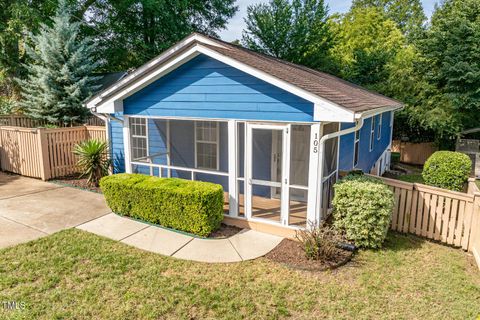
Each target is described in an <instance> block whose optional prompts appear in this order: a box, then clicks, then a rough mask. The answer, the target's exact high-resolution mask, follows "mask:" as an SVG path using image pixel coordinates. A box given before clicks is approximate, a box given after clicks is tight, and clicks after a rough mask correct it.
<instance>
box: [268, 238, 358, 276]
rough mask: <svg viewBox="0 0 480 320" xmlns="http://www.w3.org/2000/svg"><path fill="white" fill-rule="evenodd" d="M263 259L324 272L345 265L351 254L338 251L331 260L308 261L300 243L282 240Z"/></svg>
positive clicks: (296, 267)
mask: <svg viewBox="0 0 480 320" xmlns="http://www.w3.org/2000/svg"><path fill="white" fill-rule="evenodd" d="M265 257H266V258H267V259H269V260H271V261H274V262H278V263H282V264H285V265H287V266H288V267H291V268H294V269H300V270H306V271H324V270H328V269H335V268H338V267H340V266H343V265H345V264H346V263H347V262H349V261H350V260H351V259H352V257H353V252H351V251H347V250H343V249H338V254H337V255H336V256H335V259H333V260H309V259H307V257H306V256H305V252H304V251H303V249H302V245H301V244H300V242H297V241H293V240H289V239H283V240H282V242H280V244H279V245H278V246H277V247H276V248H275V249H273V250H272V251H270V252H269V253H267V254H266V255H265Z"/></svg>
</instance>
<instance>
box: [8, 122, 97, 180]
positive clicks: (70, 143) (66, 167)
mask: <svg viewBox="0 0 480 320" xmlns="http://www.w3.org/2000/svg"><path fill="white" fill-rule="evenodd" d="M92 138H95V139H102V140H105V139H106V134H105V127H96V126H80V127H70V128H56V129H44V128H37V129H27V128H19V127H0V169H1V170H2V171H10V172H14V173H18V174H21V175H24V176H29V177H34V178H41V179H42V180H48V179H52V178H56V177H61V176H66V175H69V174H73V173H76V172H77V166H76V161H77V159H76V157H75V156H74V155H73V152H72V151H73V147H74V146H75V144H77V143H79V142H81V141H85V140H88V139H92Z"/></svg>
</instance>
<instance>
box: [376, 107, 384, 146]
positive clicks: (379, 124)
mask: <svg viewBox="0 0 480 320" xmlns="http://www.w3.org/2000/svg"><path fill="white" fill-rule="evenodd" d="M382 122H383V114H382V113H380V115H379V116H378V123H377V140H380V138H381V137H382Z"/></svg>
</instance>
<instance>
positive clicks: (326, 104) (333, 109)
mask: <svg viewBox="0 0 480 320" xmlns="http://www.w3.org/2000/svg"><path fill="white" fill-rule="evenodd" d="M198 50H199V51H200V53H203V54H205V55H207V56H209V57H211V58H213V59H215V60H218V61H221V62H223V63H225V64H228V65H229V66H231V67H234V68H235V69H238V70H241V71H243V72H245V73H248V74H250V75H251V76H254V77H255V78H258V79H261V80H263V81H265V82H268V83H270V84H272V85H274V86H276V87H278V88H280V89H283V90H285V91H288V92H290V93H292V94H294V95H296V96H298V97H300V98H303V99H305V100H308V101H310V102H312V103H313V104H314V121H322V120H323V115H321V114H319V115H317V118H318V119H316V118H315V109H318V111H319V112H322V111H324V109H325V110H329V111H328V112H326V113H340V118H343V115H348V116H349V118H352V119H353V116H354V113H353V112H352V111H349V110H347V109H345V108H343V107H342V106H340V105H338V104H336V103H333V102H331V101H329V100H327V99H324V98H322V97H319V96H317V95H314V94H312V93H310V92H308V91H306V90H304V89H301V88H299V87H297V86H294V85H292V84H290V83H288V82H285V81H283V80H280V79H278V78H275V77H274V76H271V75H269V74H268V73H266V72H263V71H260V70H258V69H255V68H252V67H250V66H248V65H246V64H244V63H242V62H239V61H237V60H235V59H233V58H230V57H226V56H224V55H222V54H220V53H218V52H216V51H214V50H211V49H209V48H205V47H202V46H199V48H198ZM315 107H316V108H315ZM335 121H338V120H335Z"/></svg>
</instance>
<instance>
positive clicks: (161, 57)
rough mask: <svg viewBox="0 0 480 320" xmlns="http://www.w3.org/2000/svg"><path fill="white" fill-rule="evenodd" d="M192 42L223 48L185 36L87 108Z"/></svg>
mask: <svg viewBox="0 0 480 320" xmlns="http://www.w3.org/2000/svg"><path fill="white" fill-rule="evenodd" d="M193 41H198V42H203V43H205V44H208V45H212V46H216V47H224V46H222V45H220V44H219V43H218V42H217V41H213V40H211V39H209V38H208V37H204V36H202V35H200V34H198V33H192V34H191V35H189V36H187V37H186V38H184V39H183V40H181V41H180V42H178V43H177V44H175V45H174V46H173V47H171V48H170V49H168V50H167V51H165V52H163V53H162V54H160V55H159V56H157V57H156V58H154V59H152V60H150V61H148V62H147V63H145V64H144V65H143V66H141V67H140V68H138V69H137V70H135V71H134V72H132V73H131V74H127V75H126V76H123V77H122V79H121V80H120V81H119V82H118V83H116V84H114V85H113V86H111V87H109V88H107V89H106V90H104V91H103V92H101V93H100V94H99V95H97V96H95V97H93V99H92V100H90V101H87V107H88V108H91V106H94V105H95V104H97V103H98V102H100V101H101V100H102V97H105V96H108V95H109V94H110V93H112V92H113V91H115V90H117V89H118V88H120V87H121V86H123V85H125V84H126V83H128V82H129V81H131V80H133V79H134V78H136V77H139V76H141V75H142V74H143V73H145V72H146V71H148V70H149V69H150V68H152V67H154V66H156V65H157V64H158V63H162V62H163V61H164V60H165V59H167V58H168V57H170V56H171V55H173V54H175V53H176V52H177V51H179V50H181V49H183V48H184V47H186V46H187V45H189V44H190V43H192V42H193Z"/></svg>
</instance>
